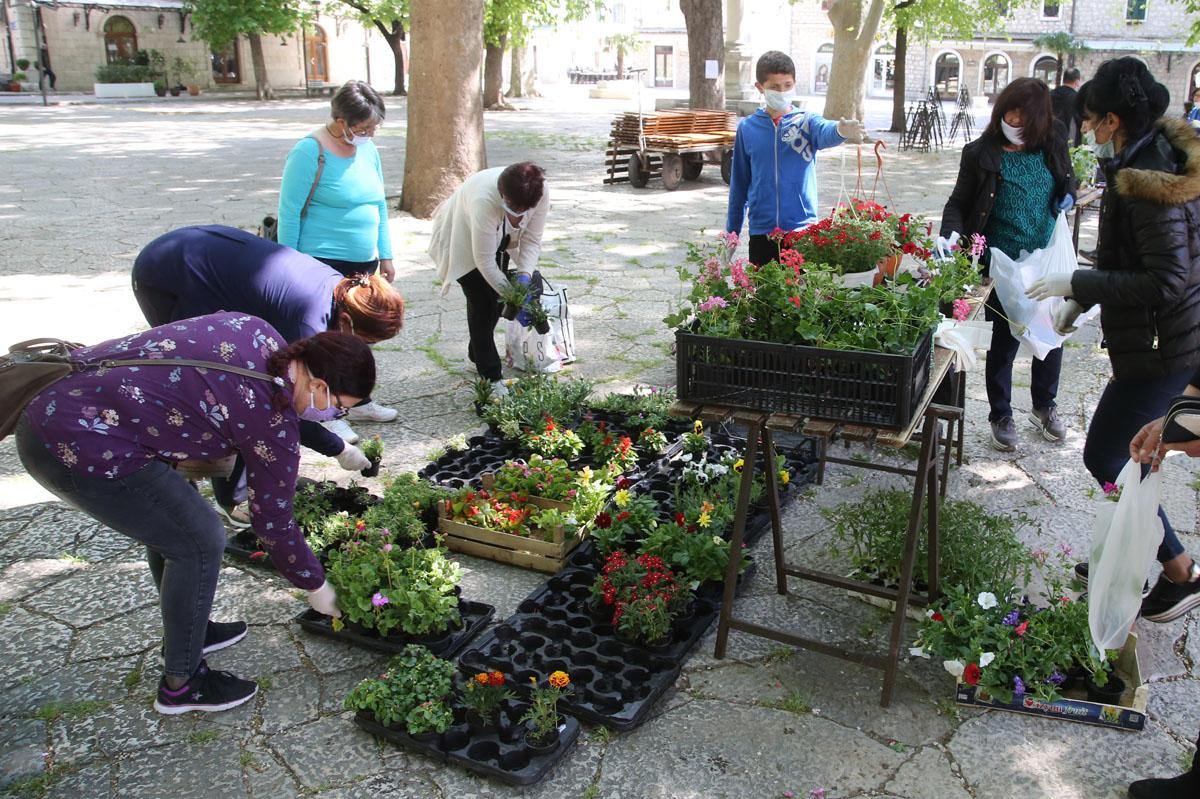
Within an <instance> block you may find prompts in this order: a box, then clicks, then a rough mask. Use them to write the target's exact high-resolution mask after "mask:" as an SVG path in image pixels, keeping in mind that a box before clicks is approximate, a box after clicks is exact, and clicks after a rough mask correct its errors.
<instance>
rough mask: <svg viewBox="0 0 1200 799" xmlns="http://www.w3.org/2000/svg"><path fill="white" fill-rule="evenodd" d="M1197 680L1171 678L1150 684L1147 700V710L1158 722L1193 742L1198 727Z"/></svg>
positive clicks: (1198, 686)
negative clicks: (1148, 698) (1148, 699)
mask: <svg viewBox="0 0 1200 799" xmlns="http://www.w3.org/2000/svg"><path fill="white" fill-rule="evenodd" d="M1197 696H1200V680H1196V679H1187V680H1171V681H1169V682H1156V683H1151V684H1150V701H1149V702H1148V703H1147V705H1146V712H1147V713H1149V714H1150V716H1151V718H1153V719H1155V720H1156V721H1159V722H1161V723H1162V724H1163V725H1164V726H1165V727H1166V728H1167V729H1168V730H1169V731H1171V732H1173V733H1174V734H1175V736H1176V737H1177V738H1179V739H1180V740H1183V741H1194V740H1195V739H1196V730H1198V729H1200V704H1197V702H1196V697H1197Z"/></svg>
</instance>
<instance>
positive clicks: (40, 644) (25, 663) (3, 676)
mask: <svg viewBox="0 0 1200 799" xmlns="http://www.w3.org/2000/svg"><path fill="white" fill-rule="evenodd" d="M0 640H3V641H9V642H15V643H16V644H17V645H18V646H19V647H20V651H21V656H20V657H5V658H0V689H10V688H12V687H13V686H14V685H16V684H17V683H18V682H19V681H21V680H30V679H34V678H36V676H37V675H38V674H45V673H46V672H48V671H51V670H52V669H54V668H55V667H57V666H59V665H61V664H62V662H63V661H64V659H65V658H66V654H67V646H68V644H69V643H70V640H71V631H70V629H68V628H67V627H66V626H65V625H62V624H58V623H56V622H53V621H48V620H46V619H44V618H42V617H41V616H36V615H34V614H32V613H29V612H27V611H25V610H24V609H22V608H14V609H13V610H10V611H9V612H8V613H5V614H3V615H0Z"/></svg>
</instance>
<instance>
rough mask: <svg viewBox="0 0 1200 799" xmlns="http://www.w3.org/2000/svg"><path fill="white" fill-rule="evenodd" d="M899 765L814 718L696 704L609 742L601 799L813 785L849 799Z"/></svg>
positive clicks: (859, 738) (800, 790)
mask: <svg viewBox="0 0 1200 799" xmlns="http://www.w3.org/2000/svg"><path fill="white" fill-rule="evenodd" d="M738 730H757V731H758V734H757V735H753V736H747V735H739V734H738V733H737V732H736V731H738ZM788 730H791V732H788ZM851 751H853V752H854V753H855V754H854V757H847V756H846V755H847V753H848V752H851ZM903 760H904V758H903V756H901V755H900V754H898V753H897V752H894V751H892V750H891V749H889V748H887V747H886V746H883V745H882V744H879V743H876V742H874V741H872V740H870V739H869V738H867V737H865V736H863V735H861V734H859V733H856V732H854V731H853V730H849V729H847V728H845V727H843V726H841V725H840V724H836V723H834V722H832V721H828V720H825V719H822V718H820V717H817V716H812V715H805V716H799V715H796V714H793V713H788V712H785V711H779V710H770V709H767V708H759V707H744V706H740V705H731V704H727V703H724V702H719V701H695V702H690V703H688V704H686V705H684V706H683V707H681V708H679V709H678V710H676V711H674V712H672V713H670V714H667V715H665V716H661V717H659V718H658V719H655V720H654V721H653V722H650V723H649V724H646V725H644V726H642V727H639V728H638V729H636V730H634V731H633V732H631V733H629V734H627V735H623V736H621V737H619V738H617V739H615V740H614V741H612V742H611V743H610V744H609V746H608V750H607V752H606V753H605V756H604V769H603V770H602V772H601V777H600V796H602V797H624V796H638V797H645V798H646V799H649V798H650V797H673V796H678V795H679V786H684V785H686V786H687V789H686V790H687V791H688V793H689V794H691V795H695V796H705V797H737V796H779V795H781V794H782V793H783V791H785V790H791V791H794V792H795V793H796V794H797V795H798V796H804V795H806V794H807V792H808V791H809V790H810V789H812V788H817V787H823V788H826V789H827V790H829V792H830V794H831V795H834V796H839V795H841V796H849V795H854V794H855V793H861V792H863V791H867V790H872V789H876V788H879V787H881V786H882V784H883V783H884V782H886V781H887V779H888V778H889V777H890V775H891V773H892V772H893V771H894V770H895V769H896V768H897V767H898V766H899V765H900V763H902V762H903Z"/></svg>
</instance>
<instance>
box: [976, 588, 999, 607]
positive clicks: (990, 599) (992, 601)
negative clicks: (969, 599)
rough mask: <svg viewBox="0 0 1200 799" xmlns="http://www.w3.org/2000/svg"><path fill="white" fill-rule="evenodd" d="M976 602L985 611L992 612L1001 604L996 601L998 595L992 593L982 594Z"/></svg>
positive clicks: (985, 592)
mask: <svg viewBox="0 0 1200 799" xmlns="http://www.w3.org/2000/svg"><path fill="white" fill-rule="evenodd" d="M975 601H976V602H978V603H979V607H981V608H983V609H984V610H991V609H992V608H994V607H996V605H998V604H1000V603H999V602H997V601H996V595H995V594H993V593H992V592H991V591H984V592H982V593H981V594H980V595H979V598H978V599H976V600H975Z"/></svg>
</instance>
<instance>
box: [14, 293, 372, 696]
mask: <svg viewBox="0 0 1200 799" xmlns="http://www.w3.org/2000/svg"><path fill="white" fill-rule="evenodd" d="M283 343H284V342H283V338H282V337H281V336H280V335H279V333H278V332H276V330H275V329H274V328H272V327H271V326H270V325H268V324H267V323H266V322H264V321H263V320H262V319H259V318H258V317H255V316H249V315H246V314H237V313H218V314H211V315H209V316H199V317H196V318H194V319H186V320H183V321H181V322H177V323H173V324H169V325H164V326H162V327H156V328H152V329H150V330H147V331H144V332H141V333H136V334H134V335H131V336H127V337H125V338H123V339H118V340H114V341H106V342H104V343H102V344H97V345H94V346H91V347H84V348H82V349H79V350H76V351H75V352H74V353H73V358H75V359H76V360H79V361H89V362H90V361H100V360H107V359H135V358H136V359H142V358H148V359H154V360H158V359H162V360H163V361H164V364H163V365H162V366H158V365H146V366H123V367H120V366H119V367H112V368H107V369H105V368H100V369H88V370H84V371H81V372H79V373H76V374H73V375H70V376H68V377H66V378H64V379H62V380H61V381H59V382H57V383H55V384H54V385H52V386H51V387H50V388H48V389H46V390H45V391H43V392H42V393H41V394H39V395H38V396H37V397H35V398H34V399H33V401H32V402H30V404H29V405H28V407H27V408H26V411H25V415H24V417H23V418H22V420H21V421H20V423H19V425H18V427H17V448H18V453H19V454H20V457H21V461H22V463H23V464H24V465H25V468H26V469H27V470H28V471H29V473H30V475H32V476H33V477H34V479H36V480H37V481H38V482H39V483H41V484H42V485H43V486H45V487H46V488H47V489H48V490H50V491H51V492H53V493H54V494H55V495H56V496H58V497H59V498H60V499H62V500H63V501H64V502H67V503H69V504H71V505H73V506H74V507H77V508H79V509H80V510H82V511H84V512H85V513H88V514H90V515H92V516H94V517H95V518H96V519H97V520H99V521H101V522H103V523H104V524H107V525H108V526H109V527H111V528H113V529H114V530H116V531H118V532H120V533H123V534H125V535H127V536H129V537H130V538H133V539H135V540H137V541H140V542H142V543H143V544H145V545H146V550H147V559H148V560H149V563H150V570H151V573H152V574H153V575H154V579H155V583H156V585H158V588H159V597H160V604H161V606H162V613H163V629H164V635H163V656H164V662H165V666H166V671H165V675H164V677H163V679H162V681H161V682H160V684H159V694H158V700H157V701H156V702H155V709H157V710H158V711H159V712H162V713H182V712H186V711H188V710H225V709H228V708H229V707H234V706H235V705H238V704H241V703H242V702H244V701H247V700H248V699H249V698H250V697H252V696H253V695H254V693H255V691H256V690H257V686H256V685H255V683H253V682H251V681H248V680H240V679H238V678H236V677H234V676H233V675H231V674H228V673H226V672H213V671H210V670H209V669H208V668H207V666H206V665H205V663H204V661H203V656H204V654H207V653H208V652H212V651H215V650H217V649H221V648H223V647H225V646H229V645H231V644H233V643H236V642H237V641H238V640H240V639H241V638H242V637H243V636H244V635H245V632H246V626H245V624H244V623H242V622H236V623H229V624H222V623H215V622H212V621H210V620H209V618H208V614H209V610H210V609H211V607H212V601H213V594H214V592H215V590H216V585H217V575H218V573H219V571H220V567H221V555H222V553H223V551H224V548H225V528H224V525H223V524H222V522H221V519H220V518H219V517H218V516H217V513H216V511H215V510H213V508H212V506H211V505H209V504H208V503H207V502H205V501H204V499H203V498H202V497H201V496H200V494H199V493H198V492H197V491H195V490H194V489H193V488H192V487H191V486H190V485H189V484H188V482H187V480H186V479H185V478H184V477H183V476H182V475H180V474H179V473H178V472H176V471H175V470H174V469H173V468H172V466H171V464H172V463H174V462H178V461H181V460H186V459H214V458H220V457H223V456H227V455H232V454H235V453H237V454H240V455H241V456H242V458H243V459H244V461H245V463H246V474H247V482H248V485H249V498H250V503H251V511H252V515H253V524H254V532H255V533H256V534H257V535H258V537H259V538H260V539H261V541H262V543H263V546H264V548H265V549H266V551H267V553H268V554H269V556H270V557H271V560H272V562H273V563H274V564H275V566H276V567H277V568H278V569H279V572H280V573H281V574H283V575H284V576H285V577H286V578H287V579H288V580H290V581H291V582H292V583H293V584H294V585H296V586H298V587H300V588H304V589H306V590H307V591H308V592H309V603H310V604H311V605H312V606H313V607H314V608H316V609H317V610H319V611H321V612H322V613H326V614H329V615H340V613H339V612H338V610H337V605H336V597H334V595H333V589H332V588H331V587H330V586H329V584H328V583H327V582H326V581H325V572H324V570H323V569H322V568H321V564H320V563H319V562H318V561H317V559H316V557H315V556H314V555H313V553H312V550H311V549H310V548H309V546H308V544H307V543H306V542H305V540H304V536H303V534H302V533H301V532H300V530H299V528H297V526H296V523H295V520H294V519H293V518H292V499H293V497H294V495H295V488H296V474H297V468H298V466H299V463H300V451H299V423H300V419H310V420H313V421H322V420H326V419H330V418H335V417H337V416H339V415H341V414H342V413H344V409H345V408H348V407H351V406H353V405H354V403H356V402H358V401H359V400H360V399H362V398H363V397H364V396H367V395H368V394H369V392H370V390H371V388H372V387H373V385H374V383H375V361H374V358H373V357H372V355H371V350H370V348H369V347H368V346H367V345H366V344H365V343H364V342H362V341H361V340H360V339H358V338H355V337H354V336H349V335H344V334H341V333H331V332H329V333H319V334H317V335H315V336H312V337H310V338H306V339H301V340H300V341H297V342H295V343H293V344H291V345H290V346H287V347H286V348H284V349H281V345H283ZM175 359H191V360H201V361H208V362H211V363H213V364H214V365H226V366H231V367H240V368H242V369H248V370H251V371H254V372H261V373H262V374H263V378H262V379H257V378H253V377H247V376H243V375H238V374H234V373H231V372H226V371H221V370H219V369H217V368H203V367H196V366H189V365H179V366H171V365H170V362H171V361H172V360H175Z"/></svg>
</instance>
